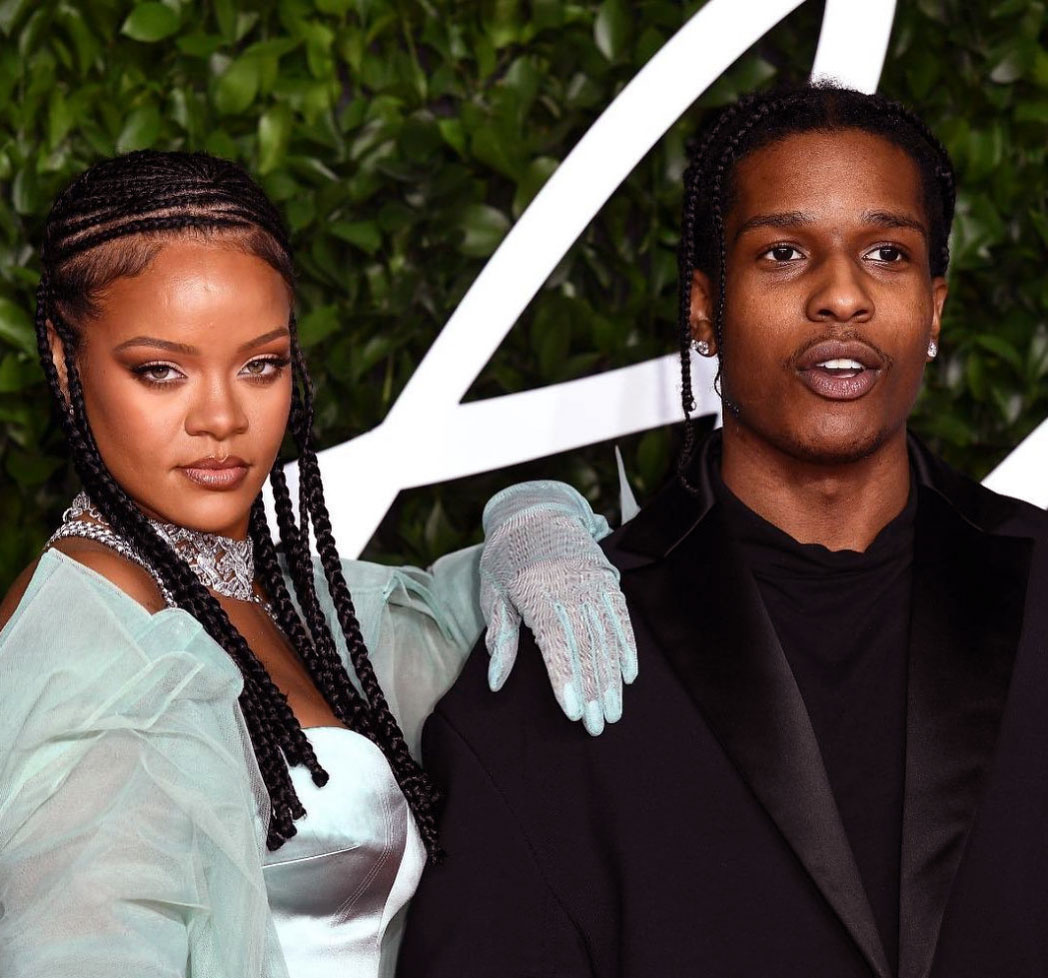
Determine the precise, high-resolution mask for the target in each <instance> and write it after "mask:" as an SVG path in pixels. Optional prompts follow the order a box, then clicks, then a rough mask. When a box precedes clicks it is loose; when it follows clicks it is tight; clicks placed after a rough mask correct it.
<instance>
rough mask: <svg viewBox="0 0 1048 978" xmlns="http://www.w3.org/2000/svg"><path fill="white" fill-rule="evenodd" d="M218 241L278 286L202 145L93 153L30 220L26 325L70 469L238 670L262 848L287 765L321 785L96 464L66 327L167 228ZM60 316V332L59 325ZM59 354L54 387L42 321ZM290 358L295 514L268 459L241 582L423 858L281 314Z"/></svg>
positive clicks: (432, 832)
mask: <svg viewBox="0 0 1048 978" xmlns="http://www.w3.org/2000/svg"><path fill="white" fill-rule="evenodd" d="M191 235H196V236H205V237H208V236H223V237H227V238H231V239H233V240H235V241H237V242H238V244H239V246H240V247H243V248H244V249H245V250H247V251H249V252H251V253H253V254H256V255H257V256H258V257H260V258H262V259H264V260H265V261H267V262H269V264H270V265H272V266H273V267H274V268H275V269H276V270H277V271H278V272H279V273H280V274H281V275H282V276H283V277H284V279H285V281H286V282H287V283H288V285H289V287H291V286H293V271H292V261H291V249H290V245H289V242H288V239H287V234H286V231H285V229H284V225H283V222H282V221H281V219H280V216H279V215H278V214H277V212H276V210H275V208H274V207H273V205H272V203H271V202H270V201H269V199H268V198H267V197H266V196H265V194H264V193H263V192H262V190H261V189H260V188H259V187H258V185H257V184H255V183H254V181H253V180H251V178H250V177H249V176H248V175H247V174H246V173H245V172H244V171H243V170H242V169H240V167H238V166H236V165H235V164H233V163H229V162H227V161H225V160H220V159H216V158H214V157H211V156H208V155H206V154H203V153H158V152H152V151H144V152H139V153H132V154H129V155H127V156H122V157H117V158H115V159H111V160H105V161H103V162H101V163H99V164H96V165H95V166H93V167H91V168H90V169H89V170H87V171H86V172H85V173H84V174H83V175H81V176H80V177H79V178H78V179H77V180H76V181H74V182H73V184H71V185H70V186H69V187H68V188H67V189H66V190H65V191H63V193H62V194H61V195H60V196H59V197H58V199H57V200H56V201H55V204H54V207H53V208H52V210H51V214H50V215H49V217H48V220H47V224H46V227H45V236H44V247H43V251H42V263H43V271H42V275H41V279H40V285H39V287H38V289H37V306H36V332H37V344H38V348H39V352H40V360H41V364H42V366H43V369H44V373H45V375H46V377H47V380H48V384H49V385H50V388H51V392H52V394H53V395H54V397H55V400H56V402H57V403H58V404H59V405H60V407H61V408H62V411H61V423H62V427H63V430H64V431H65V435H66V438H67V440H68V442H69V446H70V449H71V452H72V457H73V462H74V465H75V467H76V470H77V473H78V475H79V477H80V479H81V481H82V483H83V485H84V488H85V489H86V491H87V493H88V495H89V496H90V497H91V499H92V501H93V502H94V503H95V505H96V506H97V507H98V509H99V510H100V511H101V513H102V515H103V516H104V517H105V519H106V520H107V521H108V522H109V524H110V525H111V526H112V527H113V529H114V530H115V531H116V532H117V533H118V534H120V535H121V536H123V537H124V538H125V539H127V540H130V541H133V542H134V545H135V548H136V549H137V550H138V552H139V553H140V554H141V555H142V556H143V557H144V558H145V559H146V560H147V561H148V562H149V563H150V564H151V565H152V567H153V568H155V570H156V571H157V573H158V574H159V576H160V578H161V580H163V582H164V585H165V587H166V588H167V589H168V590H169V591H170V593H171V595H172V597H173V599H174V601H175V603H176V604H177V605H178V606H179V607H180V608H184V609H185V610H186V611H188V612H189V613H190V614H192V615H193V617H194V618H196V619H197V620H198V621H199V622H200V623H201V624H202V625H203V626H204V628H205V629H206V630H207V632H208V634H209V635H210V636H211V637H212V638H213V639H214V640H215V641H216V642H217V643H218V644H219V645H221V646H222V648H224V649H225V650H226V652H227V653H228V654H229V656H230V658H231V659H232V660H233V661H234V662H235V663H236V665H237V666H238V667H239V669H240V671H241V673H242V674H243V678H244V688H243V692H242V693H241V696H240V706H241V709H242V712H243V714H244V719H245V721H246V724H247V729H248V732H249V734H250V736H251V742H252V745H253V747H254V751H255V756H256V758H257V760H258V765H259V769H260V771H261V774H262V778H263V780H264V781H265V784H266V788H267V789H268V792H269V797H270V802H271V815H270V826H269V836H268V839H267V844H268V846H269V848H271V849H275V848H278V847H279V846H280V845H282V844H283V842H284V841H285V840H286V839H288V838H289V837H290V836H292V835H294V833H295V826H294V820H295V819H297V818H301V817H302V816H303V815H304V814H305V810H304V808H303V806H302V804H301V802H300V801H299V799H298V796H297V794H296V792H295V789H294V785H293V783H292V781H291V777H290V773H289V771H288V765H289V764H302V765H304V766H305V767H306V768H307V770H308V771H309V772H310V774H311V776H312V778H313V781H314V783H315V784H317V785H323V784H324V783H326V781H327V779H328V775H327V772H326V771H324V769H323V768H322V767H321V765H320V763H319V762H318V760H317V757H316V755H315V753H314V752H313V748H312V746H311V745H310V742H309V740H308V738H307V737H306V735H305V733H304V732H303V730H302V727H301V726H300V724H299V723H298V721H297V720H296V718H295V716H294V714H293V713H292V711H291V708H290V707H289V705H288V702H287V698H286V697H285V696H284V694H283V693H282V692H281V691H280V690H279V689H278V688H277V687H276V685H275V684H274V683H273V681H272V679H271V678H270V676H269V674H268V673H267V672H266V669H265V667H264V666H263V665H262V663H261V662H260V661H259V660H258V658H257V657H256V656H255V655H254V654H253V653H252V651H251V649H250V648H249V647H248V645H247V642H246V641H245V640H244V638H243V636H242V635H241V634H240V633H239V632H238V631H237V629H236V628H235V627H234V626H233V624H232V622H231V621H230V620H229V617H228V616H227V615H226V613H225V612H224V611H223V610H222V607H221V605H219V603H218V601H217V600H216V599H215V598H214V597H213V596H212V595H211V594H210V592H209V591H208V590H207V589H206V588H205V587H204V586H203V585H202V584H201V583H200V581H199V580H198V579H197V577H196V575H195V574H194V573H193V571H192V570H191V569H190V567H189V566H188V564H186V563H185V561H184V560H183V559H182V558H181V557H179V556H178V555H177V554H176V553H175V551H174V550H173V549H172V548H171V547H170V546H169V545H168V544H167V543H166V541H164V540H163V539H162V538H161V537H160V536H159V535H158V534H157V533H156V532H155V531H154V530H153V528H152V526H151V525H150V523H149V521H148V520H147V519H146V518H145V516H144V515H143V514H142V512H141V510H139V509H138V507H137V506H136V505H135V503H134V502H133V501H132V500H131V498H130V497H129V496H128V495H127V493H126V492H125V491H124V490H123V488H121V486H120V485H119V484H118V483H117V482H116V480H115V479H114V478H113V476H112V474H111V473H110V471H109V469H108V468H107V467H106V464H105V462H104V460H103V459H102V457H101V455H100V453H99V451H98V446H97V444H96V443H95V439H94V436H93V434H92V432H91V428H90V425H89V424H88V420H87V414H86V410H85V407H84V394H83V388H82V385H81V381H80V375H79V372H78V369H77V351H78V349H79V344H80V339H81V332H80V330H81V326H82V324H83V323H84V322H85V321H87V320H89V319H90V317H91V316H92V315H94V314H96V313H97V311H98V310H97V297H98V295H99V292H100V290H101V289H102V288H103V287H104V286H105V285H107V284H108V283H109V282H111V281H113V280H114V279H116V278H119V277H121V276H123V275H133V274H137V273H138V272H141V271H142V270H143V269H144V268H145V267H146V266H147V265H148V262H149V261H150V260H151V259H152V257H153V256H154V255H155V253H156V251H157V250H158V249H159V247H160V246H161V245H162V244H163V242H164V241H167V240H170V239H171V238H173V237H185V236H191ZM74 324H75V325H74ZM51 329H53V330H54V333H55V335H56V336H57V338H58V339H59V340H60V341H61V344H62V349H63V351H64V364H63V366H64V375H65V377H64V383H63V378H62V375H61V374H60V372H59V369H58V366H57V365H56V364H55V363H54V360H53V358H52V350H51V340H50V335H49V330H51ZM289 329H290V332H291V349H292V363H293V389H292V403H291V412H290V417H289V429H290V431H291V434H292V436H293V438H294V441H295V443H296V445H297V448H298V453H299V467H300V473H301V491H300V500H299V511H298V514H297V517H296V514H295V512H294V507H293V506H292V503H291V497H290V492H289V490H288V485H287V480H286V478H285V476H284V472H283V463H282V462H281V461H279V460H278V461H277V463H276V464H275V466H274V469H273V472H272V473H271V475H272V485H273V490H274V497H275V500H276V510H277V522H278V530H279V542H280V548H281V549H282V551H283V556H284V561H285V563H286V573H287V575H288V576H289V577H290V579H291V582H292V587H293V590H294V595H293V596H292V591H291V590H290V589H289V588H288V586H287V583H286V580H285V568H284V566H282V564H281V560H280V558H279V556H278V550H277V543H276V541H275V540H274V539H273V536H272V534H271V532H270V528H269V524H268V522H267V520H266V515H265V508H264V506H263V503H262V499H261V496H260V497H259V498H258V499H256V500H255V502H254V504H253V506H252V509H251V517H250V531H249V532H250V536H251V541H252V548H253V551H254V556H255V567H256V573H257V580H258V582H259V584H260V586H261V587H262V589H263V591H264V592H265V595H266V597H267V599H268V600H269V602H270V606H271V607H272V609H273V614H274V618H275V620H276V622H277V624H278V625H279V626H280V628H281V630H282V631H283V632H284V634H285V635H286V636H287V637H288V639H289V641H290V643H291V645H292V647H293V648H294V649H295V651H296V653H297V654H298V656H299V657H300V659H301V660H302V663H303V665H304V666H305V668H306V670H307V672H308V673H309V675H310V678H311V679H312V681H313V683H314V685H315V686H316V688H317V689H318V691H319V692H320V693H321V694H322V695H323V697H324V699H325V701H326V702H327V703H328V705H329V706H330V708H331V710H332V712H333V713H334V715H335V716H336V717H337V718H338V720H339V721H340V722H341V723H343V724H345V725H346V726H347V727H348V728H349V729H351V730H354V731H356V732H358V733H360V734H362V735H364V736H366V737H368V738H369V739H370V740H372V741H373V742H374V743H375V744H376V745H377V746H378V747H379V748H380V749H381V750H382V752H383V754H384V755H385V757H386V758H387V760H388V762H389V764H390V768H391V769H392V771H393V773H394V776H395V777H396V779H397V781H398V783H399V784H400V786H401V789H402V790H403V792H404V795H405V797H406V799H407V801H408V804H409V805H410V807H411V810H412V813H413V815H414V817H415V820H416V823H417V825H418V827H419V832H420V834H421V835H422V839H423V841H424V843H425V845H426V848H427V850H428V852H429V853H430V855H431V856H437V855H438V854H439V851H440V850H439V845H438V842H437V832H436V822H435V818H434V813H433V808H434V802H435V792H434V789H433V787H432V785H431V783H430V781H429V779H428V778H427V777H426V775H425V774H424V772H423V771H422V770H421V768H420V767H419V766H418V765H417V764H416V763H415V761H414V760H413V759H412V758H411V756H410V754H409V753H408V749H407V745H406V744H405V742H404V737H403V734H402V733H401V731H400V728H399V726H398V725H397V722H396V720H395V719H394V717H393V715H392V713H391V712H390V710H389V706H388V704H387V703H386V700H385V697H384V696H383V694H382V691H381V689H380V688H379V685H378V681H377V680H376V678H375V672H374V669H373V668H372V665H371V662H370V660H369V658H368V653H367V648H366V647H365V645H364V640H363V637H362V636H361V633H360V625H359V623H358V622H357V619H356V615H355V612H354V609H353V601H352V599H351V597H350V594H349V589H348V587H347V586H346V581H345V578H344V576H343V574H342V568H341V561H340V559H339V555H338V550H337V549H336V547H335V542H334V538H333V536H332V533H331V520H330V517H329V515H328V511H327V507H326V505H325V502H324V493H323V488H322V485H321V480H320V468H319V465H318V463H317V457H316V452H315V450H314V448H313V444H312V431H311V429H312V420H313V391H312V384H311V382H310V380H309V375H308V373H307V372H306V367H305V361H304V359H303V356H302V351H301V348H300V345H299V343H298V337H297V331H296V329H295V320H294V316H292V317H291V320H290V323H289ZM310 525H312V527H313V532H314V533H315V535H316V538H317V550H318V552H319V554H320V558H321V565H322V567H323V574H324V578H325V582H326V586H327V589H328V592H329V595H330V597H331V601H332V603H333V604H334V607H335V609H336V613H337V617H338V622H339V627H340V629H341V631H342V635H343V638H344V639H345V643H346V648H347V649H348V651H349V655H350V659H351V663H352V666H353V670H354V672H355V673H356V678H357V680H358V682H359V683H360V687H361V690H362V691H363V693H361V692H358V690H357V688H356V686H355V685H354V683H353V681H352V680H351V678H350V675H349V673H348V672H347V670H346V667H345V665H344V664H343V661H342V659H341V657H340V655H339V653H338V647H337V645H336V641H335V637H334V634H333V633H332V630H331V627H330V624H329V622H328V621H327V619H326V618H325V616H324V614H323V610H322V608H321V605H320V601H319V599H318V595H317V581H318V576H317V575H316V574H315V572H314V566H313V560H312V557H311V555H310V550H309V527H310Z"/></svg>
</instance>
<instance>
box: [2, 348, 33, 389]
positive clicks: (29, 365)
mask: <svg viewBox="0 0 1048 978" xmlns="http://www.w3.org/2000/svg"><path fill="white" fill-rule="evenodd" d="M40 380H41V376H40V367H39V365H38V364H37V363H35V362H33V361H31V360H26V359H25V358H24V357H23V355H22V354H19V353H8V354H7V356H5V357H4V359H3V360H0V394H11V393H14V392H15V391H21V390H25V389H26V388H27V387H31V386H32V385H33V384H36V383H39V382H40Z"/></svg>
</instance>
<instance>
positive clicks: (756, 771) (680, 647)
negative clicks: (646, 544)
mask: <svg viewBox="0 0 1048 978" xmlns="http://www.w3.org/2000/svg"><path fill="white" fill-rule="evenodd" d="M623 585H624V587H625V588H626V592H627V594H628V595H629V596H630V599H631V603H632V604H633V607H634V609H635V611H636V612H637V613H639V614H640V615H641V616H642V617H643V618H644V620H645V622H646V623H647V625H648V627H649V629H650V630H651V632H652V634H653V635H654V636H655V638H656V639H657V640H658V642H659V643H660V645H661V646H662V648H663V650H664V652H665V654H666V656H667V658H668V659H669V661H670V664H671V665H672V667H673V668H674V670H675V672H676V673H677V675H678V677H679V678H680V680H681V682H682V683H683V684H684V686H685V688H686V689H687V691H688V693H689V694H690V695H691V697H692V699H693V700H694V701H695V703H696V705H697V706H698V708H699V710H700V711H701V713H702V715H703V717H704V718H705V720H706V722H707V724H708V725H709V727H710V729H711V730H712V732H713V734H714V736H715V737H716V738H717V740H718V741H719V742H720V744H721V746H722V747H723V748H724V751H725V753H726V754H727V755H728V757H729V758H730V759H731V760H732V762H733V764H734V765H735V766H736V768H737V769H738V770H739V772H740V774H741V775H742V777H743V778H744V779H745V781H746V782H747V784H748V785H749V786H750V788H751V790H752V791H753V793H754V794H755V795H756V797H757V798H758V800H759V801H760V803H761V805H763V807H764V808H765V809H766V811H767V812H768V814H769V815H770V816H771V818H772V819H773V820H774V822H775V824H776V825H777V826H778V828H779V830H780V831H781V833H782V835H783V836H784V837H785V839H786V841H787V842H788V843H789V845H790V846H791V848H792V849H793V851H794V852H795V853H796V855H797V858H798V859H799V860H800V861H801V863H802V865H803V866H804V867H805V869H806V870H807V871H808V873H809V874H810V875H811V877H812V878H813V880H814V881H815V884H816V885H817V886H818V888H819V890H820V891H821V892H822V894H823V896H824V897H825V898H826V900H827V901H828V902H829V904H830V906H831V907H832V908H833V909H834V911H836V913H837V915H838V916H839V917H840V919H841V921H842V922H843V924H844V926H845V927H846V928H847V930H848V932H849V933H850V934H851V936H852V938H853V939H854V941H855V943H856V944H857V945H858V947H859V949H860V950H861V951H862V953H863V955H864V956H865V957H866V960H867V961H868V962H869V964H870V967H871V969H872V971H873V973H874V974H875V975H877V976H878V978H888V975H889V971H888V966H887V960H886V956H885V953H884V948H883V946H882V944H881V940H880V936H879V934H878V932H877V926H876V923H875V921H874V918H873V912H872V911H871V909H870V905H869V901H868V899H867V897H866V892H865V890H864V889H863V886H862V882H861V879H860V876H859V870H858V867H857V866H856V863H855V857H854V856H853V854H852V851H851V847H850V846H849V844H848V841H847V837H846V836H845V833H844V826H843V824H842V823H841V818H840V814H839V812H838V810H837V806H836V803H835V801H834V799H833V794H832V791H831V789H830V784H829V780H828V778H827V776H826V770H825V767H824V766H823V762H822V755H821V754H820V753H819V748H818V744H817V743H816V741H815V734H814V731H813V730H812V726H811V721H810V720H809V718H808V713H807V710H806V709H805V707H804V702H803V700H802V699H801V694H800V690H799V689H798V688H797V683H796V681H795V680H794V678H793V674H792V672H791V671H790V668H789V664H788V663H787V661H786V657H785V655H784V654H783V652H782V648H781V646H780V645H779V641H778V637H777V636H776V634H775V630H774V628H773V627H772V624H771V622H770V620H769V619H768V615H767V612H766V611H765V609H764V604H763V602H762V600H761V598H760V594H759V592H758V591H757V586H756V584H755V583H754V581H753V578H752V576H751V575H750V574H749V573H748V572H747V571H746V570H745V569H744V568H743V567H742V566H741V564H740V563H739V562H738V561H737V559H736V558H735V556H734V548H732V547H731V546H730V545H729V544H728V542H727V540H726V539H724V536H723V531H722V529H721V525H720V520H719V518H718V517H717V514H716V513H715V512H713V513H711V514H710V515H709V516H707V517H706V518H705V519H703V521H702V522H701V523H700V524H699V525H698V526H697V527H696V528H695V529H694V530H693V531H692V532H691V533H690V534H689V535H688V536H687V537H686V538H685V540H684V541H682V542H681V544H680V545H679V546H678V547H677V548H676V549H675V550H674V551H673V553H672V554H671V555H670V556H669V557H668V558H666V559H665V560H662V561H659V562H657V563H655V564H652V565H650V566H648V567H646V568H643V569H641V570H637V571H634V572H632V573H630V574H628V575H625V576H624V578H623Z"/></svg>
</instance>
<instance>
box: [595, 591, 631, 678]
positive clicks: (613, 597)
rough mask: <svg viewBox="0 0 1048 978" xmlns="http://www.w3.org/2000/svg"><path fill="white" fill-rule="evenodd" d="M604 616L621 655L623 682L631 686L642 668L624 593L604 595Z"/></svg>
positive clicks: (620, 667)
mask: <svg viewBox="0 0 1048 978" xmlns="http://www.w3.org/2000/svg"><path fill="white" fill-rule="evenodd" d="M604 614H605V616H606V618H607V621H608V625H609V627H610V628H611V631H612V634H613V635H614V636H615V648H616V649H617V650H618V654H619V669H620V671H621V673H622V681H623V682H624V683H626V685H629V684H630V683H632V682H633V680H634V679H636V678H637V673H638V672H639V671H640V666H639V664H638V662H637V638H636V636H635V635H634V634H633V624H632V622H631V621H630V613H629V609H628V608H627V607H626V598H625V596H624V595H623V594H622V592H621V591H620V592H618V593H617V594H605V595H604Z"/></svg>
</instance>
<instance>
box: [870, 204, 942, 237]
mask: <svg viewBox="0 0 1048 978" xmlns="http://www.w3.org/2000/svg"><path fill="white" fill-rule="evenodd" d="M862 223H863V224H874V225H876V226H877V227H882V228H911V229H912V230H914V231H917V232H919V233H920V234H922V235H923V236H924V237H925V238H927V237H928V229H927V228H926V227H925V226H924V223H923V222H922V221H918V220H917V218H915V217H910V216H909V215H908V214H899V213H897V212H895V211H864V212H863V215H862Z"/></svg>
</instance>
